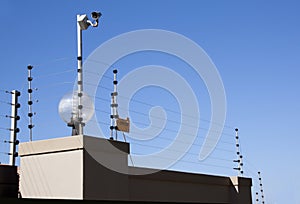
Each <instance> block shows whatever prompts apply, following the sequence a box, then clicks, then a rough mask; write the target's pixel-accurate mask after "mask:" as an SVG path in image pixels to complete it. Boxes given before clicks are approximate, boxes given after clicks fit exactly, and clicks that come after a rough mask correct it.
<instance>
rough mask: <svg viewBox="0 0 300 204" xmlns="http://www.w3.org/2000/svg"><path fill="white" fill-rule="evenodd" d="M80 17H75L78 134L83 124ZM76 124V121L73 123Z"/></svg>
mask: <svg viewBox="0 0 300 204" xmlns="http://www.w3.org/2000/svg"><path fill="white" fill-rule="evenodd" d="M79 17H80V15H77V74H78V76H77V85H78V90H77V94H78V107H77V108H78V115H77V119H78V134H79V135H82V134H83V122H82V120H83V119H82V108H83V106H82V92H83V81H82V80H83V77H82V30H81V28H80V25H79V23H78V19H79ZM75 122H76V121H75Z"/></svg>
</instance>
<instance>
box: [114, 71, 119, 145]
mask: <svg viewBox="0 0 300 204" xmlns="http://www.w3.org/2000/svg"><path fill="white" fill-rule="evenodd" d="M113 73H114V82H113V84H114V94H113V95H114V126H115V136H116V140H118V131H117V130H118V129H117V119H118V118H119V115H118V111H117V108H118V103H117V95H118V92H117V84H118V81H117V73H118V70H117V69H114V70H113Z"/></svg>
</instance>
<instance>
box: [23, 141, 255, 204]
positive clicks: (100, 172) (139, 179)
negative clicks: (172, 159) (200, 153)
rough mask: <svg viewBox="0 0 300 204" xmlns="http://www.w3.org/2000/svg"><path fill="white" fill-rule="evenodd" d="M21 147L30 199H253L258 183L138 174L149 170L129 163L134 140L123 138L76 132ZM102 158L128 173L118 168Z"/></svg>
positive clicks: (179, 174) (25, 191)
mask: <svg viewBox="0 0 300 204" xmlns="http://www.w3.org/2000/svg"><path fill="white" fill-rule="evenodd" d="M56 143H59V145H58V144H56ZM64 143H65V145H64ZM83 144H84V145H83ZM57 145H58V146H59V147H58V146H57ZM111 145H113V146H114V147H117V149H116V148H110V147H111ZM42 147H44V148H42ZM20 150H21V151H19V152H20V154H21V166H20V169H21V193H22V194H24V195H26V197H35V198H71V199H86V200H119V201H152V202H153V201H155V202H187V203H234V204H236V203H242V204H248V203H251V185H252V183H251V179H248V178H238V177H232V178H230V177H220V176H213V175H204V174H191V173H183V172H175V171H158V172H157V173H154V174H148V175H137V174H141V173H145V172H148V171H149V169H145V168H136V167H128V153H129V144H127V143H123V142H116V141H109V140H105V139H100V138H93V137H87V136H84V137H83V136H72V137H68V138H66V139H63V138H62V139H54V140H51V141H50V142H48V141H47V140H46V141H39V142H32V143H27V144H24V143H23V144H20ZM120 150H121V151H120ZM102 162H104V163H106V164H107V163H108V164H109V165H110V166H111V167H118V168H119V170H122V171H123V172H126V173H125V174H121V173H118V172H115V171H112V170H111V168H110V167H109V166H107V165H102V164H103V163H102Z"/></svg>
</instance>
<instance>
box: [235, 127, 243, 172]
mask: <svg viewBox="0 0 300 204" xmlns="http://www.w3.org/2000/svg"><path fill="white" fill-rule="evenodd" d="M238 131H239V129H238V128H236V129H235V141H236V144H235V146H236V154H237V160H234V162H237V163H238V167H237V168H234V169H235V170H238V171H239V176H242V175H243V173H244V172H243V168H242V167H243V156H242V155H241V152H240V144H239V134H238Z"/></svg>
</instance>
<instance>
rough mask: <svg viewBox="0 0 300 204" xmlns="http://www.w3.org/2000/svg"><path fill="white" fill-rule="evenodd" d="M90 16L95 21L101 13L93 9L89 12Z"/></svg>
mask: <svg viewBox="0 0 300 204" xmlns="http://www.w3.org/2000/svg"><path fill="white" fill-rule="evenodd" d="M91 16H92V18H93V19H94V20H95V21H96V20H98V19H99V18H100V17H101V16H102V14H101V13H100V12H98V11H93V12H92V13H91Z"/></svg>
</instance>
